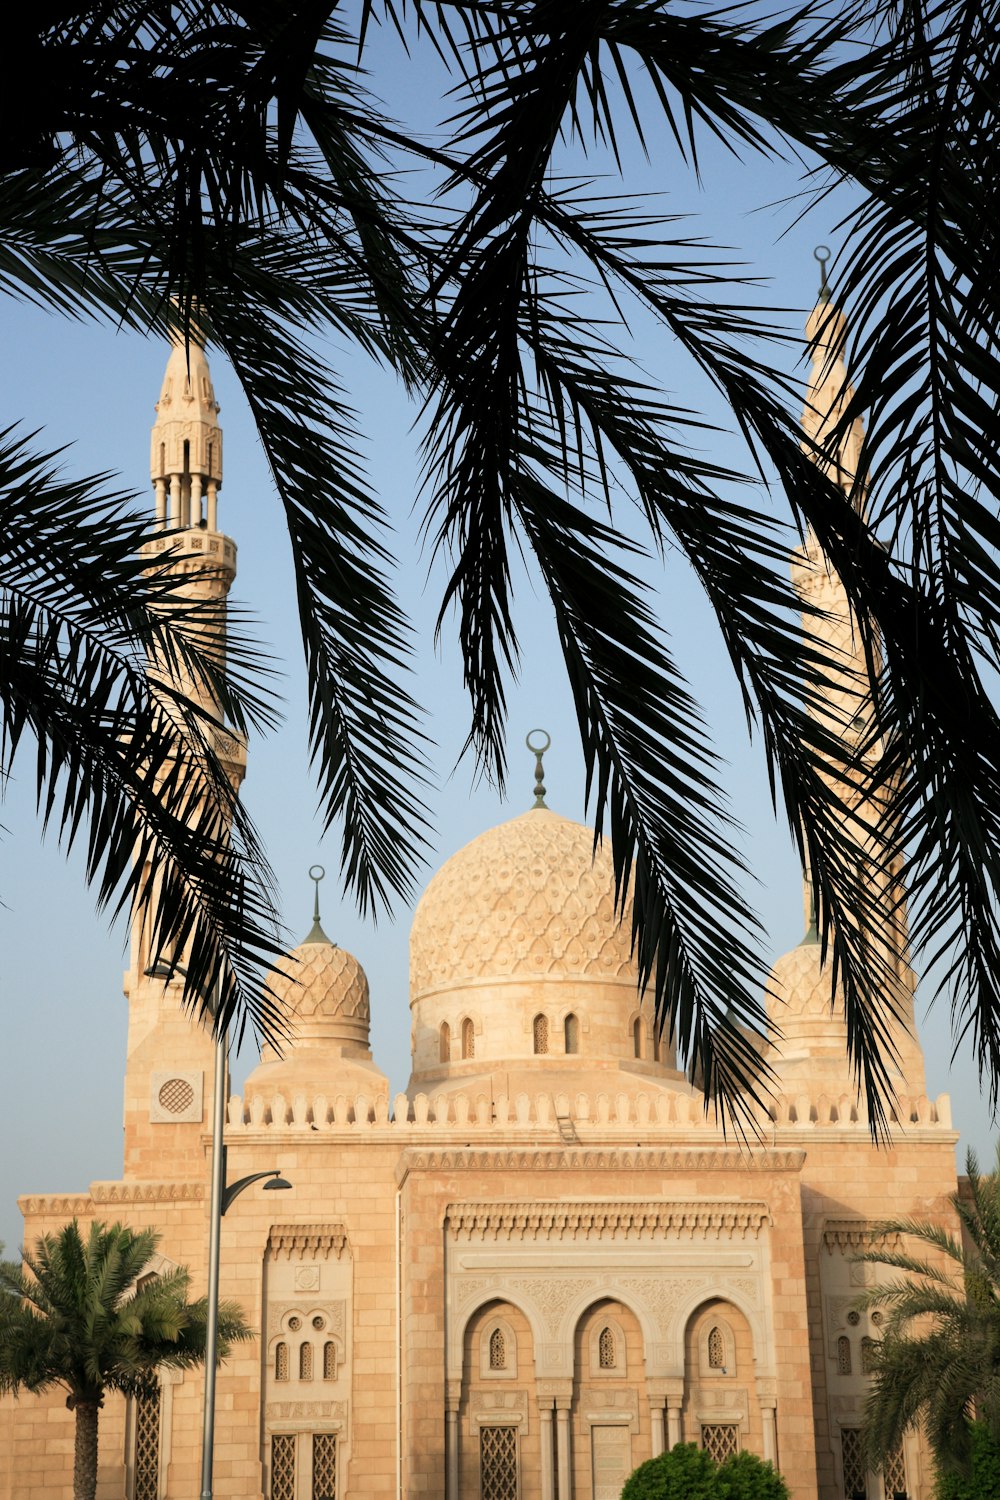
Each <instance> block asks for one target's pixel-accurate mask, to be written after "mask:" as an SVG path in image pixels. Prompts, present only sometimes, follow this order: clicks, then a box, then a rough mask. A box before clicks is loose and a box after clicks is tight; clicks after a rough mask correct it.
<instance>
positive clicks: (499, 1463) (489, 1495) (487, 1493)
mask: <svg viewBox="0 0 1000 1500" xmlns="http://www.w3.org/2000/svg"><path fill="white" fill-rule="evenodd" d="M479 1492H480V1495H481V1497H482V1500H517V1428H516V1427H481V1428H480V1429H479Z"/></svg>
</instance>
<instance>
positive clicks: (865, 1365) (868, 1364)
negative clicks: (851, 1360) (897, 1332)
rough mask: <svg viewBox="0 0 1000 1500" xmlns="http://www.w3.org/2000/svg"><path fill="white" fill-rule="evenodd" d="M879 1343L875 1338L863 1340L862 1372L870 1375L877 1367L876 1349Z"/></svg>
mask: <svg viewBox="0 0 1000 1500" xmlns="http://www.w3.org/2000/svg"><path fill="white" fill-rule="evenodd" d="M877 1348H878V1343H877V1341H876V1340H875V1339H862V1340H861V1373H862V1375H870V1374H871V1372H872V1371H873V1370H874V1368H875V1351H876V1349H877Z"/></svg>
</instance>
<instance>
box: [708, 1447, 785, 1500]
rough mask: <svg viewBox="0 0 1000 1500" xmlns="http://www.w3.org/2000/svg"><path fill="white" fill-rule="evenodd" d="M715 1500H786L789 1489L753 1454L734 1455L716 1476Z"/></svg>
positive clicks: (777, 1474)
mask: <svg viewBox="0 0 1000 1500" xmlns="http://www.w3.org/2000/svg"><path fill="white" fill-rule="evenodd" d="M715 1494H716V1495H717V1496H718V1500H789V1495H788V1485H787V1484H786V1483H785V1481H784V1480H783V1479H782V1477H781V1475H780V1474H779V1473H778V1471H777V1469H776V1468H775V1467H774V1465H773V1464H769V1463H767V1462H766V1460H764V1459H763V1458H758V1457H757V1455H756V1453H734V1454H733V1456H732V1458H727V1459H726V1460H725V1462H724V1463H723V1464H721V1465H720V1467H719V1472H718V1473H717V1474H716V1476H715Z"/></svg>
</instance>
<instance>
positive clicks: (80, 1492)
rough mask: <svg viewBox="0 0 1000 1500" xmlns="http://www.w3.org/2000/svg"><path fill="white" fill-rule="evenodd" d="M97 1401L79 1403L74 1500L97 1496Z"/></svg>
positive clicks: (74, 1460) (91, 1499) (77, 1408)
mask: <svg viewBox="0 0 1000 1500" xmlns="http://www.w3.org/2000/svg"><path fill="white" fill-rule="evenodd" d="M99 1406H100V1403H99V1402H97V1401H78V1402H77V1403H76V1405H75V1408H74V1410H75V1411H76V1445H75V1448H74V1452H73V1500H94V1497H95V1496H96V1494H97V1413H98V1410H99Z"/></svg>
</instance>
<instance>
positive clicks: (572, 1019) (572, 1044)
mask: <svg viewBox="0 0 1000 1500" xmlns="http://www.w3.org/2000/svg"><path fill="white" fill-rule="evenodd" d="M563 1045H564V1047H565V1050H566V1051H567V1052H579V1050H580V1018H579V1016H577V1015H574V1013H573V1012H572V1011H570V1013H569V1015H568V1016H567V1017H566V1019H565V1021H564V1022H563Z"/></svg>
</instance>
